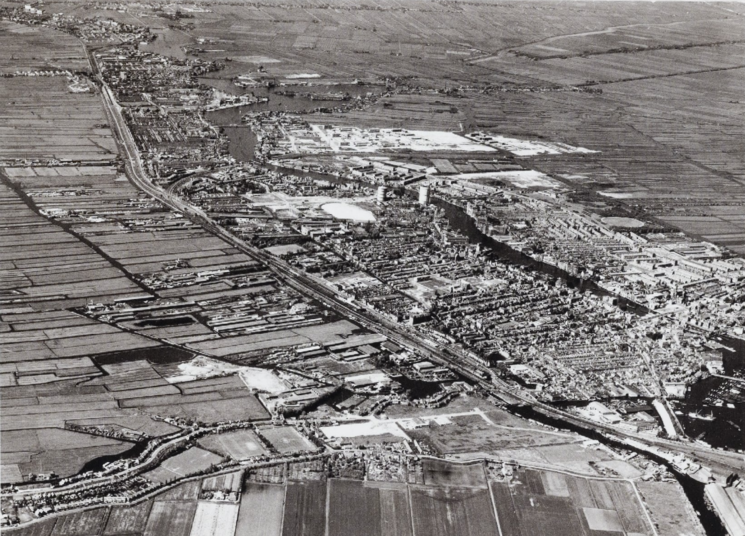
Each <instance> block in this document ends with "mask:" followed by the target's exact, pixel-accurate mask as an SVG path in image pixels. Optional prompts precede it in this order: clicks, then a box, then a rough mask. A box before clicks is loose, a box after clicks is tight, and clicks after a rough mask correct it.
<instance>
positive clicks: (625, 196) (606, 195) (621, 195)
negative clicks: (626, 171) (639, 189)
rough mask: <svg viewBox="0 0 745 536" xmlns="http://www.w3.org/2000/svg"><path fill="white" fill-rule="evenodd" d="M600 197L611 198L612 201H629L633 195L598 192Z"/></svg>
mask: <svg viewBox="0 0 745 536" xmlns="http://www.w3.org/2000/svg"><path fill="white" fill-rule="evenodd" d="M598 193H599V194H600V195H604V196H605V197H612V198H613V199H630V198H632V197H634V194H629V193H624V192H598Z"/></svg>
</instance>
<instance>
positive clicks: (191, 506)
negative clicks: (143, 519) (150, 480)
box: [143, 501, 197, 536]
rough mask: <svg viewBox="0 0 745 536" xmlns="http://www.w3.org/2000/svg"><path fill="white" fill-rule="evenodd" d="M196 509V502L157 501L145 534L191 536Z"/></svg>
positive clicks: (146, 535)
mask: <svg viewBox="0 0 745 536" xmlns="http://www.w3.org/2000/svg"><path fill="white" fill-rule="evenodd" d="M196 509H197V503H196V502H195V501H166V502H164V501H155V502H154V503H153V509H152V510H151V511H150V517H149V518H148V520H147V526H146V527H145V532H144V533H143V534H144V536H162V535H163V534H168V535H172V536H189V534H190V533H191V526H192V521H193V520H194V512H195V511H196Z"/></svg>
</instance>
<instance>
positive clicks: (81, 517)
mask: <svg viewBox="0 0 745 536" xmlns="http://www.w3.org/2000/svg"><path fill="white" fill-rule="evenodd" d="M108 514H109V509H108V508H96V509H95V510H85V511H83V512H77V513H75V514H70V515H67V516H65V517H62V518H60V519H58V520H57V523H55V524H54V530H53V531H52V536H88V535H89V534H95V533H97V532H98V531H99V530H100V529H101V527H102V526H103V525H104V524H105V523H106V517H107V516H108Z"/></svg>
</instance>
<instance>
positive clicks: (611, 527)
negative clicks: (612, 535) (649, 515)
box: [490, 469, 652, 536]
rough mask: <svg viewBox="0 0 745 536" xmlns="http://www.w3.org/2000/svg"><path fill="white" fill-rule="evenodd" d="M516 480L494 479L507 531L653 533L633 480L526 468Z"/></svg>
mask: <svg viewBox="0 0 745 536" xmlns="http://www.w3.org/2000/svg"><path fill="white" fill-rule="evenodd" d="M515 476H516V478H515V479H514V481H513V483H512V484H509V485H508V484H506V483H502V482H491V483H490V490H491V493H492V496H493V498H494V504H495V506H496V509H497V514H498V516H499V523H500V527H501V529H502V533H503V534H505V535H518V536H519V535H520V534H537V535H545V536H553V535H557V534H560V535H566V536H570V535H574V534H590V531H593V532H592V533H595V532H594V531H600V532H625V533H634V534H648V535H651V534H652V528H651V527H650V526H649V523H648V522H647V520H646V515H645V513H644V510H643V507H642V505H641V504H640V503H639V500H638V499H637V497H636V494H635V492H634V490H633V488H632V486H631V484H630V483H628V482H625V481H610V480H599V479H584V478H579V477H573V476H568V475H565V474H561V473H553V472H550V471H535V470H529V469H525V470H520V471H518V472H517V473H516V475H515Z"/></svg>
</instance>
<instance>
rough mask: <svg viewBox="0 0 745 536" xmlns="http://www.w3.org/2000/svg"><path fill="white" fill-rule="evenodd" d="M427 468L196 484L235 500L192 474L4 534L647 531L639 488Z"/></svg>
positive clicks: (478, 466)
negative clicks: (215, 496) (160, 489)
mask: <svg viewBox="0 0 745 536" xmlns="http://www.w3.org/2000/svg"><path fill="white" fill-rule="evenodd" d="M424 470H425V474H426V475H428V476H425V481H427V482H432V483H425V484H407V483H403V482H385V481H361V480H351V479H341V478H329V479H325V480H290V481H286V482H285V483H283V484H267V483H258V482H253V481H244V482H242V484H243V485H242V486H241V485H240V484H241V473H239V472H237V473H234V474H230V473H228V474H226V477H225V478H223V477H219V480H217V479H215V478H214V477H213V478H209V479H205V481H204V482H203V483H202V484H201V488H202V490H208V489H209V490H216V489H218V488H220V487H221V486H222V489H225V490H226V491H227V490H234V491H235V490H238V491H241V493H240V495H239V496H238V498H237V500H227V501H211V500H204V499H200V498H199V497H200V495H199V489H200V482H199V480H195V481H191V482H188V483H186V484H181V485H179V486H177V487H175V488H172V489H171V490H169V491H167V492H165V493H161V494H160V495H157V496H155V497H154V498H153V499H152V500H145V501H143V502H141V503H139V504H136V505H133V506H113V507H103V508H97V509H93V510H86V511H83V512H79V513H74V514H68V515H63V516H60V517H57V518H53V519H49V520H46V521H42V522H41V523H37V524H34V525H29V526H27V527H25V528H23V529H19V530H11V531H8V534H15V535H18V534H24V535H25V534H46V535H50V536H57V535H59V536H75V535H80V536H84V535H88V534H103V535H112V536H113V535H117V534H125V533H126V534H130V535H133V536H134V535H153V536H155V535H159V534H166V533H168V534H182V535H189V534H191V535H196V536H231V535H233V534H235V535H236V536H258V535H262V536H280V535H282V536H290V535H292V536H295V535H308V536H314V535H318V536H323V535H326V534H328V535H329V536H344V535H349V534H354V535H355V536H377V535H395V536H414V535H417V534H427V535H438V536H440V535H443V536H449V535H453V536H456V535H458V536H462V535H465V536H485V535H488V534H494V535H496V534H501V535H503V536H528V535H533V534H537V535H559V536H563V535H566V536H570V535H572V536H598V535H601V534H602V535H611V534H630V533H633V534H648V535H650V536H651V535H652V534H653V531H652V528H651V525H650V522H649V518H648V517H647V514H646V513H645V511H644V508H643V506H642V503H641V502H640V498H639V496H638V495H637V492H636V489H635V487H634V485H633V484H631V483H630V482H627V481H623V480H608V479H601V478H583V477H577V476H570V475H568V474H565V473H561V472H553V471H543V470H534V469H518V470H516V471H515V472H514V473H513V474H512V475H511V476H510V477H508V478H503V477H499V478H496V479H495V478H494V474H493V473H489V474H490V476H489V478H487V476H486V474H487V473H486V472H485V466H484V464H483V462H472V463H469V464H465V465H463V464H450V463H447V462H444V461H437V460H425V466H424ZM435 474H437V476H433V475H435ZM430 479H432V480H430ZM220 482H222V485H220ZM236 484H237V487H236Z"/></svg>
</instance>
